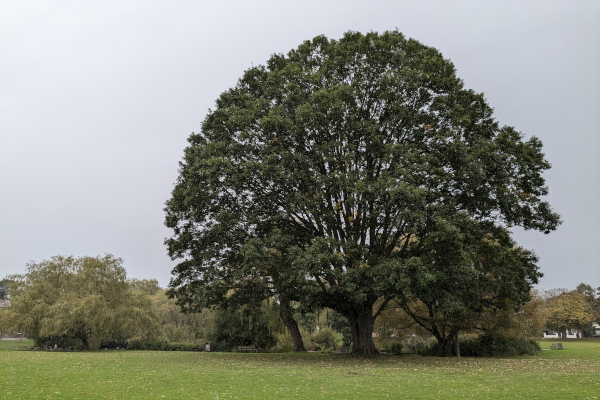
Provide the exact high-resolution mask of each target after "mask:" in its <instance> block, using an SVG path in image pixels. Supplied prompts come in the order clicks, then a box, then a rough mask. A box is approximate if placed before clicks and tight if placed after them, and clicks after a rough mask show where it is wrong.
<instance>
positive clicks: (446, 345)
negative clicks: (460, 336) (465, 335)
mask: <svg viewBox="0 0 600 400" xmlns="http://www.w3.org/2000/svg"><path fill="white" fill-rule="evenodd" d="M453 337H454V334H452V335H448V336H447V337H446V336H443V335H436V336H435V338H436V339H437V341H438V346H439V349H440V357H450V356H451V355H452V343H453V342H454V340H453Z"/></svg>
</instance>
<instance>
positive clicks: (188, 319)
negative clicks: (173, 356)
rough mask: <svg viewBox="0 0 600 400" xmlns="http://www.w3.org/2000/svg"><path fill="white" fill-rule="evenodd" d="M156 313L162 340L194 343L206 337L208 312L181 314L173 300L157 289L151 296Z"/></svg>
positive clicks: (205, 310) (163, 291) (206, 310)
mask: <svg viewBox="0 0 600 400" xmlns="http://www.w3.org/2000/svg"><path fill="white" fill-rule="evenodd" d="M152 299H153V300H154V302H155V304H156V308H157V311H158V317H159V321H160V324H161V327H162V336H163V338H165V339H167V340H169V341H171V342H185V343H196V342H197V341H198V340H200V339H204V338H206V337H208V334H209V330H210V327H209V320H208V316H209V314H210V311H209V310H208V309H203V310H201V311H200V312H197V313H182V312H181V309H180V307H179V306H178V305H177V303H176V301H175V300H174V299H170V298H169V297H167V295H166V294H165V290H164V289H158V290H157V291H155V293H154V295H153V296H152Z"/></svg>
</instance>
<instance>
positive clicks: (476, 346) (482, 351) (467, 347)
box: [460, 334, 541, 357]
mask: <svg viewBox="0 0 600 400" xmlns="http://www.w3.org/2000/svg"><path fill="white" fill-rule="evenodd" d="M540 351H541V349H540V345H539V343H538V342H536V341H535V340H531V339H523V338H507V337H501V336H491V335H485V334H484V335H481V336H478V337H476V338H471V339H466V340H464V341H463V340H461V341H460V355H461V356H466V357H513V356H523V355H529V356H531V355H535V354H537V353H539V352H540Z"/></svg>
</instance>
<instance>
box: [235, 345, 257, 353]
mask: <svg viewBox="0 0 600 400" xmlns="http://www.w3.org/2000/svg"><path fill="white" fill-rule="evenodd" d="M238 351H239V352H242V351H251V352H253V353H254V352H256V348H255V347H254V346H238Z"/></svg>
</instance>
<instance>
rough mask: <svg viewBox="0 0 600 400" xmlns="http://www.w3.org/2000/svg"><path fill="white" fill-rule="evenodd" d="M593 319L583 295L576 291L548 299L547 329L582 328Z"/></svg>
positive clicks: (591, 311) (590, 309)
mask: <svg viewBox="0 0 600 400" xmlns="http://www.w3.org/2000/svg"><path fill="white" fill-rule="evenodd" d="M593 318H594V312H593V309H592V307H591V306H590V305H589V303H588V302H587V301H586V298H585V296H584V295H582V294H581V293H579V292H577V291H573V292H566V293H562V294H560V295H558V296H555V297H552V298H550V299H548V310H547V314H546V325H547V327H548V328H552V329H560V328H563V327H568V328H579V329H581V328H584V327H586V326H587V325H590V324H591V323H592V322H594V321H593Z"/></svg>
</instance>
